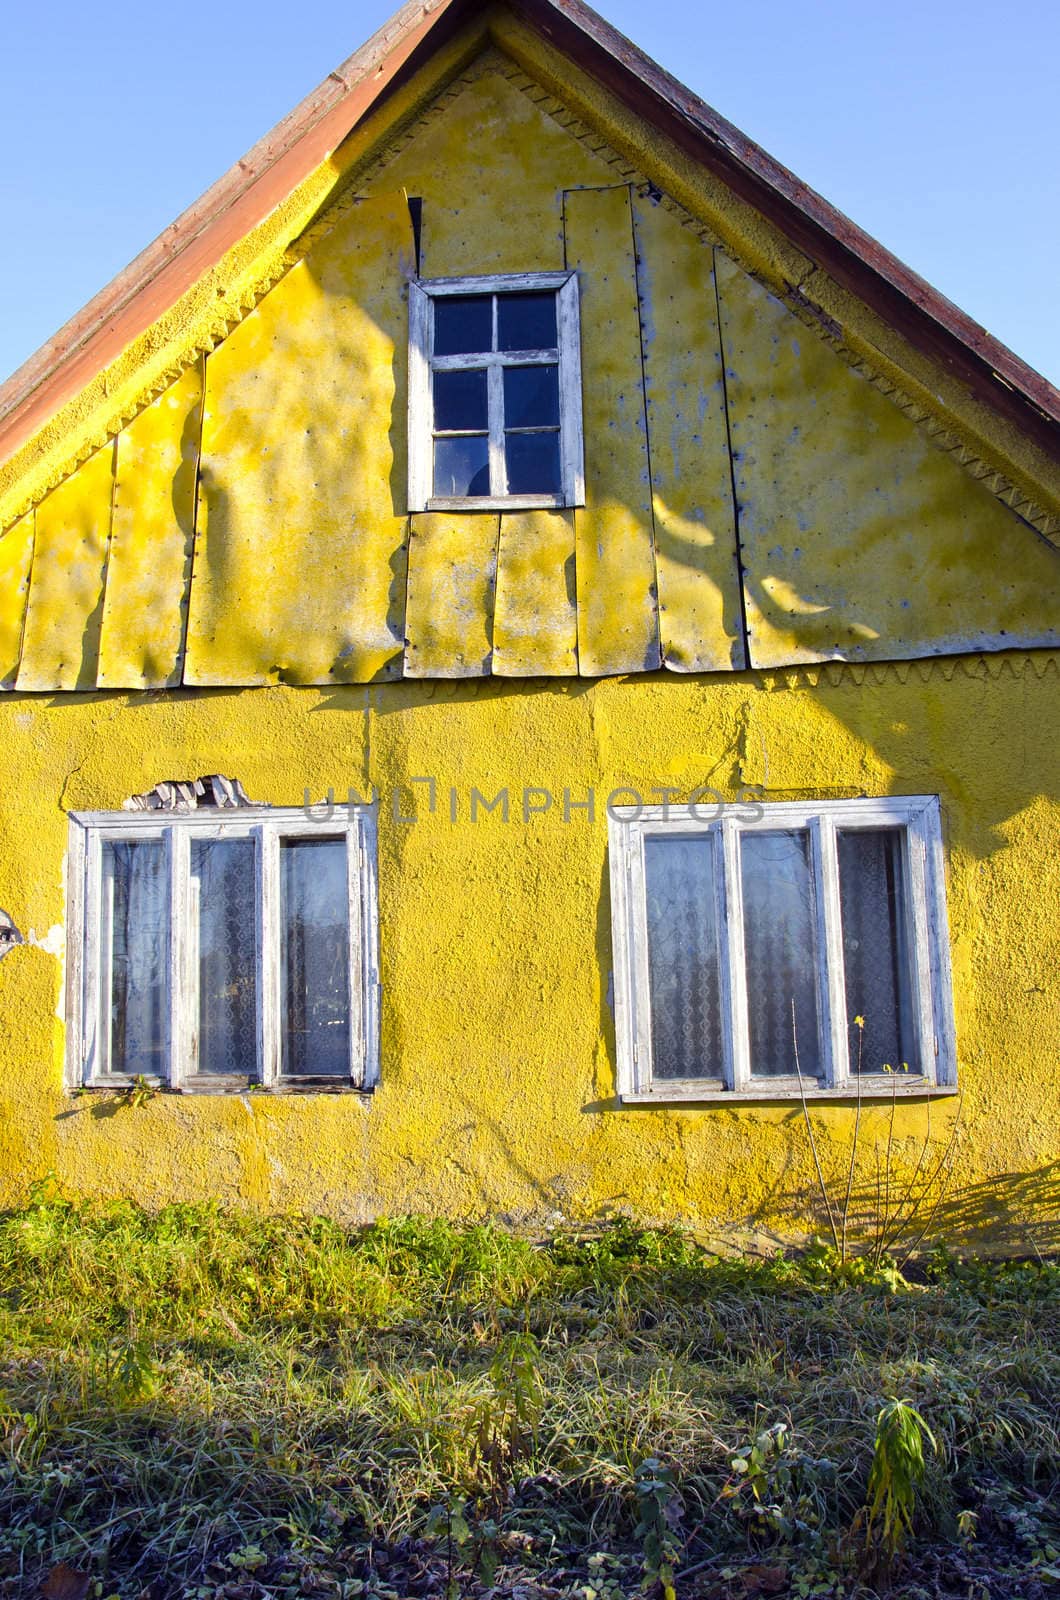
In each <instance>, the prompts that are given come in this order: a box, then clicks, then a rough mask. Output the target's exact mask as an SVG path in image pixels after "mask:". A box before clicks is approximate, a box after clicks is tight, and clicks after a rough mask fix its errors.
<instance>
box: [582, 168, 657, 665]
mask: <svg viewBox="0 0 1060 1600" xmlns="http://www.w3.org/2000/svg"><path fill="white" fill-rule="evenodd" d="M564 225H565V228H566V237H567V264H568V266H571V267H576V268H577V269H578V277H579V283H580V289H581V324H582V394H583V406H584V418H585V506H584V508H579V509H578V510H577V511H576V512H575V514H574V529H575V536H576V546H577V585H578V663H579V669H580V671H581V672H582V674H583V675H584V676H586V677H598V676H601V675H603V674H605V673H612V672H643V671H649V670H650V669H651V668H652V667H657V666H658V665H659V622H658V613H657V609H656V603H655V548H654V539H653V528H652V513H651V483H650V468H649V465H648V438H647V428H646V425H645V418H644V385H643V372H642V367H641V344H640V319H639V311H638V304H637V269H636V261H635V257H634V249H633V218H632V214H631V211H630V200H629V189H628V188H627V187H626V185H624V184H623V185H621V186H619V187H618V188H611V189H573V190H571V191H569V192H568V194H567V195H566V197H565V201H564Z"/></svg>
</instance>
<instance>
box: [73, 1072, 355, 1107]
mask: <svg viewBox="0 0 1060 1600" xmlns="http://www.w3.org/2000/svg"><path fill="white" fill-rule="evenodd" d="M143 1083H144V1085H145V1086H146V1087H147V1088H148V1089H152V1090H154V1091H155V1093H157V1094H164V1095H253V1096H254V1097H255V1098H257V1097H262V1098H264V1097H266V1096H267V1097H270V1098H272V1097H279V1096H284V1095H313V1094H336V1095H355V1096H356V1097H357V1098H358V1099H361V1100H365V1101H368V1100H371V1098H372V1095H373V1094H374V1092H375V1088H374V1086H372V1087H370V1088H364V1087H362V1086H361V1085H359V1084H356V1083H342V1082H338V1083H337V1082H336V1081H335V1080H334V1078H283V1079H281V1080H280V1081H279V1082H278V1083H257V1082H255V1081H253V1080H252V1079H248V1078H221V1077H217V1078H211V1079H205V1080H202V1081H196V1080H195V1079H188V1080H187V1082H185V1083H180V1084H168V1083H163V1082H162V1081H161V1079H160V1078H151V1077H145V1078H144V1079H143ZM134 1087H135V1084H134V1080H133V1079H132V1078H97V1079H96V1080H95V1081H94V1082H92V1083H86V1084H80V1085H78V1087H77V1088H75V1089H74V1090H73V1093H74V1094H75V1095H84V1094H115V1093H118V1094H120V1093H122V1092H124V1091H126V1090H128V1089H131V1088H134Z"/></svg>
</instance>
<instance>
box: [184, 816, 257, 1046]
mask: <svg viewBox="0 0 1060 1600" xmlns="http://www.w3.org/2000/svg"><path fill="white" fill-rule="evenodd" d="M191 889H192V911H193V918H194V927H193V948H195V949H196V963H197V966H198V977H199V1051H198V1066H197V1070H198V1071H199V1072H200V1073H204V1074H207V1075H213V1074H220V1073H228V1074H236V1075H239V1076H244V1075H245V1076H247V1077H252V1076H254V1075H255V1073H256V1071H257V1064H258V1044H257V1009H258V1008H257V954H258V940H257V906H256V896H255V851H254V841H253V839H250V838H240V839H193V840H192V841H191ZM196 906H197V910H196Z"/></svg>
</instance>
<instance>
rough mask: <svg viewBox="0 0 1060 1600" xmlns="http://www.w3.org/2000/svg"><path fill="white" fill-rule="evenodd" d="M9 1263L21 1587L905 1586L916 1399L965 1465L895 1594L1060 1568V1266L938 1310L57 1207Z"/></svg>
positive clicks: (6, 1425) (897, 1295)
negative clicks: (884, 1492) (898, 1431)
mask: <svg viewBox="0 0 1060 1600" xmlns="http://www.w3.org/2000/svg"><path fill="white" fill-rule="evenodd" d="M0 1272H2V1279H0V1281H2V1287H3V1295H2V1301H0V1329H2V1335H3V1338H2V1351H3V1356H2V1371H0V1391H2V1393H0V1594H5V1595H19V1596H21V1595H27V1596H30V1595H34V1594H36V1593H38V1592H39V1586H40V1584H41V1582H42V1581H44V1580H46V1578H47V1575H48V1574H49V1573H53V1578H52V1580H51V1581H52V1584H53V1590H54V1586H55V1585H56V1584H61V1583H64V1582H65V1583H67V1584H73V1583H74V1582H75V1580H74V1578H72V1577H71V1576H70V1574H69V1573H65V1572H62V1571H60V1573H59V1574H58V1576H57V1577H56V1576H54V1571H55V1569H56V1568H57V1567H58V1566H59V1565H60V1564H61V1563H65V1564H66V1565H67V1566H68V1567H69V1568H70V1569H72V1571H73V1572H74V1573H75V1574H81V1575H83V1576H82V1578H81V1579H79V1580H77V1581H78V1582H79V1583H80V1584H81V1589H80V1591H78V1590H77V1589H76V1588H71V1589H69V1591H68V1592H69V1594H70V1596H71V1597H72V1600H73V1597H74V1596H75V1595H76V1594H77V1593H78V1592H82V1593H84V1594H86V1595H89V1596H91V1595H93V1594H95V1595H97V1596H99V1597H100V1600H104V1597H108V1596H111V1595H116V1596H119V1597H120V1600H140V1597H144V1600H168V1597H170V1596H194V1597H195V1600H220V1597H225V1600H260V1597H264V1596H275V1597H277V1600H279V1597H288V1596H292V1597H293V1596H301V1595H317V1596H321V1597H324V1596H336V1597H340V1596H342V1597H353V1596H362V1595H376V1596H380V1597H382V1600H386V1597H388V1596H389V1597H391V1600H394V1597H398V1600H400V1597H403V1596H406V1595H408V1596H412V1595H420V1594H427V1595H429V1594H437V1595H439V1596H444V1595H445V1594H446V1593H448V1594H449V1595H451V1596H456V1595H465V1594H466V1595H472V1594H478V1593H486V1592H488V1591H489V1590H491V1589H492V1592H493V1593H495V1594H496V1595H507V1594H515V1593H518V1594H522V1595H526V1596H530V1595H538V1594H540V1595H550V1596H557V1595H564V1596H568V1595H569V1596H578V1597H580V1600H617V1597H618V1596H621V1595H626V1594H634V1593H639V1592H645V1591H651V1590H653V1589H654V1590H655V1592H657V1593H660V1594H661V1593H662V1592H663V1590H664V1588H665V1586H666V1584H667V1581H668V1580H667V1573H666V1571H664V1570H663V1565H664V1564H662V1557H660V1556H659V1554H658V1552H659V1550H660V1549H663V1550H664V1553H665V1552H668V1553H669V1555H670V1556H672V1558H673V1561H674V1562H675V1563H676V1580H675V1581H676V1589H677V1593H678V1595H679V1596H683V1595H687V1596H693V1595H700V1594H703V1595H716V1596H721V1595H724V1596H726V1597H728V1596H734V1597H736V1600H753V1597H755V1596H757V1595H760V1594H774V1593H775V1594H781V1595H784V1594H793V1595H803V1596H812V1595H820V1596H827V1595H847V1594H850V1595H854V1594H862V1595H868V1594H873V1593H878V1592H882V1588H881V1584H882V1580H881V1578H880V1576H879V1573H878V1571H875V1575H874V1576H873V1577H872V1583H873V1584H874V1585H875V1586H876V1587H875V1588H873V1587H870V1586H869V1573H870V1571H872V1570H873V1569H872V1567H871V1564H866V1561H865V1559H864V1550H865V1540H864V1506H865V1501H866V1489H867V1484H868V1480H869V1472H870V1466H871V1461H872V1450H873V1438H874V1430H875V1424H876V1418H877V1415H878V1413H879V1411H880V1408H881V1406H882V1405H883V1404H884V1403H885V1402H886V1401H887V1400H888V1399H890V1398H902V1399H904V1400H906V1401H908V1402H909V1403H910V1404H913V1405H915V1406H916V1408H917V1409H918V1411H919V1412H920V1413H922V1415H923V1417H924V1418H925V1419H926V1422H927V1423H928V1424H929V1426H930V1429H931V1431H932V1433H933V1435H934V1436H935V1438H936V1439H937V1441H938V1444H939V1454H938V1456H937V1457H934V1456H933V1457H932V1458H931V1460H930V1462H929V1463H928V1470H927V1473H926V1478H925V1481H924V1484H923V1487H922V1489H921V1490H920V1491H919V1493H918V1499H917V1504H916V1508H915V1517H914V1523H913V1538H912V1542H911V1544H910V1546H909V1548H908V1551H907V1552H906V1555H905V1558H904V1562H903V1563H902V1564H901V1565H900V1566H899V1567H898V1568H897V1569H895V1571H894V1572H893V1573H892V1574H891V1575H890V1577H889V1580H888V1581H889V1583H890V1584H891V1592H892V1593H895V1594H908V1595H911V1596H912V1595H924V1596H930V1597H932V1600H934V1597H936V1596H942V1595H949V1594H953V1595H954V1596H956V1595H958V1594H959V1595H960V1596H961V1597H962V1600H964V1597H966V1596H967V1595H969V1594H971V1595H973V1597H974V1600H985V1596H986V1595H987V1594H989V1596H990V1600H1002V1597H1003V1596H1006V1595H1011V1596H1013V1597H1015V1596H1017V1595H1018V1596H1020V1597H1021V1600H1033V1597H1034V1596H1037V1595H1039V1594H1041V1595H1045V1594H1046V1593H1047V1592H1049V1585H1050V1583H1051V1581H1052V1580H1051V1578H1050V1570H1051V1569H1055V1571H1056V1574H1057V1577H1058V1578H1060V1556H1058V1554H1057V1547H1058V1546H1060V1528H1058V1527H1057V1511H1056V1509H1055V1508H1056V1506H1057V1505H1058V1504H1060V1492H1058V1487H1060V1353H1058V1349H1057V1327H1058V1321H1060V1319H1058V1315H1057V1313H1058V1310H1060V1269H1057V1267H1055V1266H1052V1265H1038V1266H1030V1265H1024V1266H989V1265H985V1264H980V1265H975V1266H965V1267H958V1266H955V1265H952V1264H950V1265H944V1266H942V1267H940V1268H939V1270H938V1271H937V1272H936V1273H935V1274H934V1275H933V1276H931V1277H930V1278H929V1281H927V1282H925V1283H922V1284H920V1285H911V1284H905V1283H903V1282H902V1281H901V1280H899V1279H897V1278H896V1277H895V1275H894V1274H893V1273H888V1272H886V1271H884V1272H882V1273H875V1272H872V1271H867V1270H866V1269H865V1268H864V1266H863V1264H861V1263H859V1262H856V1261H855V1262H853V1263H846V1264H845V1265H844V1264H840V1263H838V1262H837V1260H836V1259H835V1257H834V1256H832V1255H831V1254H829V1252H827V1251H824V1250H816V1251H811V1252H810V1253H809V1255H808V1256H807V1257H805V1258H803V1259H802V1260H800V1261H789V1260H784V1259H782V1258H777V1259H775V1260H773V1261H770V1262H765V1263H763V1262H757V1263H750V1262H732V1261H729V1262H722V1261H718V1260H716V1259H713V1258H711V1257H710V1256H708V1255H706V1254H704V1253H702V1252H700V1251H699V1250H698V1249H696V1247H695V1246H694V1245H692V1244H691V1243H690V1242H689V1241H688V1240H687V1239H685V1238H684V1237H683V1236H682V1235H680V1234H677V1233H659V1232H652V1231H647V1230H639V1229H637V1228H635V1227H633V1226H632V1225H630V1224H629V1223H625V1222H617V1223H614V1224H612V1225H610V1226H608V1227H606V1228H604V1229H603V1230H601V1231H600V1232H598V1233H595V1234H593V1235H591V1236H590V1237H587V1238H584V1239H576V1238H573V1237H570V1236H563V1235H556V1236H554V1237H553V1238H551V1239H549V1240H546V1241H544V1242H540V1241H539V1242H537V1243H534V1242H531V1241H528V1240H525V1239H521V1238H517V1237H513V1236H512V1235H511V1234H509V1233H505V1232H504V1231H502V1230H500V1229H497V1228H493V1227H488V1226H467V1227H453V1226H450V1225H448V1224H445V1223H441V1222H426V1221H422V1220H418V1219H409V1220H404V1221H399V1222H393V1223H380V1224H378V1225H376V1226H375V1227H373V1228H370V1229H367V1230H363V1231H358V1232H346V1231H344V1230H343V1229H341V1228H340V1227H338V1226H336V1225H335V1224H333V1223H330V1222H326V1221H323V1220H320V1219H299V1218H275V1219H255V1218H249V1217H245V1216H239V1215H229V1214H225V1213H223V1212H221V1211H219V1210H216V1209H211V1208H208V1207H186V1206H174V1207H170V1208H168V1209H166V1210H165V1211H163V1212H161V1213H158V1214H155V1215H150V1214H147V1213H145V1212H142V1211H139V1210H138V1209H136V1208H135V1207H133V1206H131V1205H127V1204H121V1205H114V1206H110V1207H103V1208H99V1207H97V1208H84V1209H78V1208H75V1207H72V1206H70V1205H68V1204H66V1203H64V1202H63V1201H62V1200H61V1199H57V1198H55V1197H54V1196H48V1195H44V1196H41V1197H40V1198H38V1200H37V1201H36V1202H35V1203H34V1204H33V1205H31V1206H30V1207H28V1208H27V1209H25V1210H23V1211H21V1212H19V1213H17V1214H11V1215H8V1216H7V1217H5V1218H3V1219H0ZM645 1463H655V1464H656V1465H653V1466H652V1465H649V1466H648V1467H646V1466H645ZM638 1469H640V1473H639V1476H638ZM646 1484H647V1485H650V1486H651V1487H650V1491H649V1489H648V1488H646V1487H645V1485H646ZM652 1541H654V1543H653V1542H652ZM86 1582H87V1583H88V1584H89V1587H88V1588H87V1589H85V1587H84V1584H85V1583H86ZM976 1584H978V1585H979V1587H978V1588H977V1587H975V1586H976ZM882 1587H884V1588H885V1587H886V1585H885V1584H882ZM54 1592H55V1593H56V1594H61V1595H62V1596H63V1600H65V1593H66V1592H65V1591H62V1590H61V1589H60V1590H54ZM1053 1592H1060V1589H1057V1587H1056V1585H1055V1584H1054V1585H1053Z"/></svg>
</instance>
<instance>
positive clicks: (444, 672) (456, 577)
mask: <svg viewBox="0 0 1060 1600" xmlns="http://www.w3.org/2000/svg"><path fill="white" fill-rule="evenodd" d="M499 523H500V518H499V517H497V516H495V515H492V514H490V513H482V512H470V511H469V512H460V511H452V512H447V511H423V512H417V514H416V515H415V516H414V517H413V518H412V530H411V534H410V538H409V584H408V610H407V616H406V624H405V625H406V629H407V642H406V648H405V676H406V677H407V678H483V677H487V676H488V675H489V672H490V665H491V655H492V650H493V601H494V590H495V584H496V574H497V540H498V535H499V531H500V529H499Z"/></svg>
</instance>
